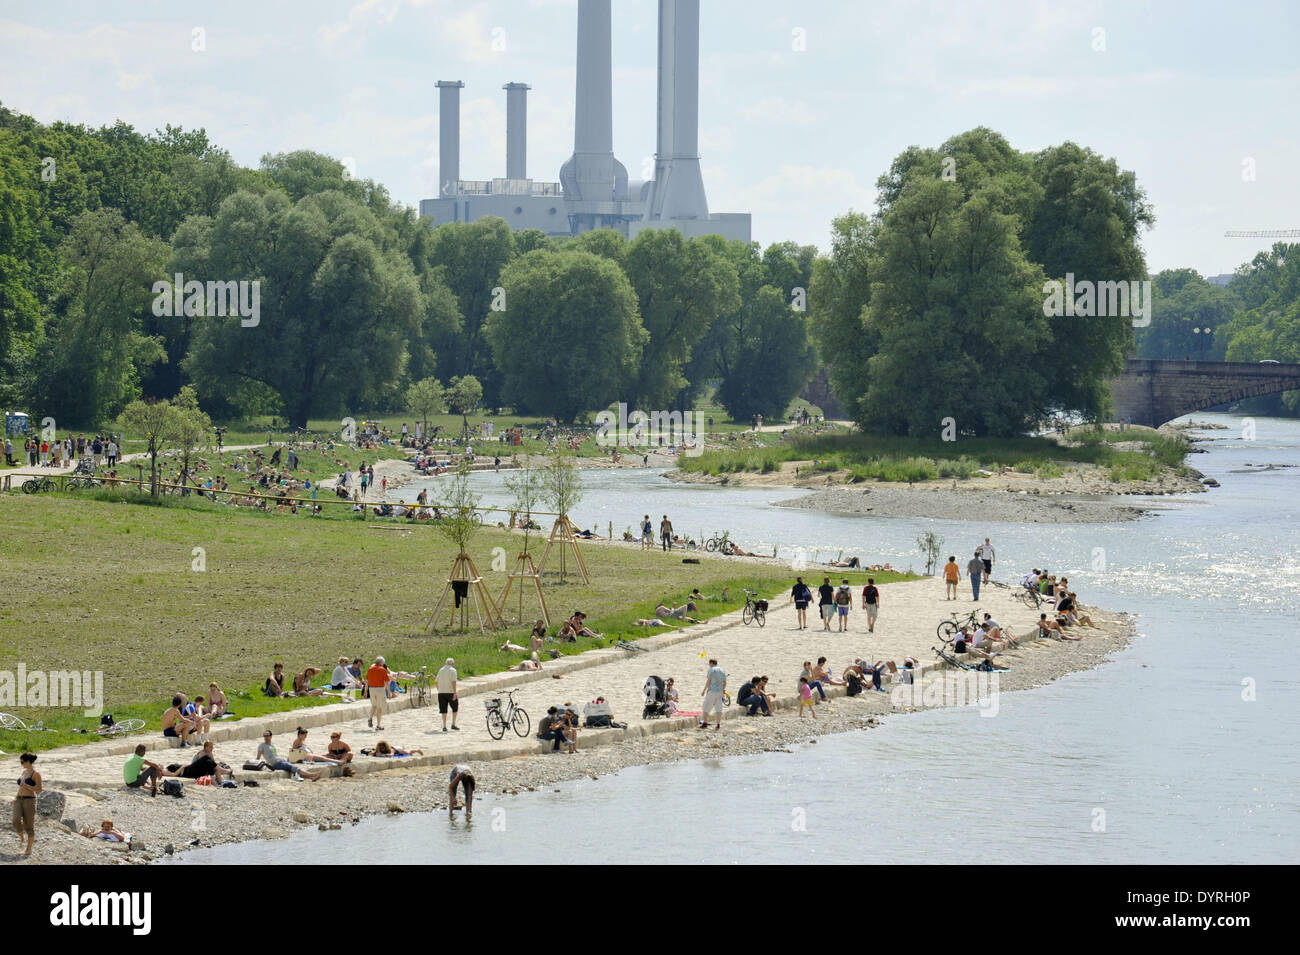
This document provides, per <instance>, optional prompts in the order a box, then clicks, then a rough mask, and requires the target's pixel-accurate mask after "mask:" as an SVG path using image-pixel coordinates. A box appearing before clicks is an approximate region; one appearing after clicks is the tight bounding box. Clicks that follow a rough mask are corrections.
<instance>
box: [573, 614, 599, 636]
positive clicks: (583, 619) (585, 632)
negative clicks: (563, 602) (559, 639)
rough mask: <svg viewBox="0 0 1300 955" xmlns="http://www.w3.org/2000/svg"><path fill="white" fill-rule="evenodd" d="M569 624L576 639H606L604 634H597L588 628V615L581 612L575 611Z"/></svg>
mask: <svg viewBox="0 0 1300 955" xmlns="http://www.w3.org/2000/svg"><path fill="white" fill-rule="evenodd" d="M568 622H569V626H570V627H571V628H572V629H573V633H574V636H575V637H594V638H596V639H598V640H599V639H601V638H603V637H604V634H600V633H597V632H596V631H595V630H592V629H591V628H590V627H588V626H587V615H586V614H585V613H583V612H582V611H581V610H575V611H573V616H572V617H570V618H569V621H568Z"/></svg>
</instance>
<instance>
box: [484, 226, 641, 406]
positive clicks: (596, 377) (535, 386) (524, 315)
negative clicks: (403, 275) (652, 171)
mask: <svg viewBox="0 0 1300 955" xmlns="http://www.w3.org/2000/svg"><path fill="white" fill-rule="evenodd" d="M501 281H502V284H503V287H504V288H505V290H506V300H507V301H508V302H509V307H508V308H507V309H506V310H505V311H503V312H494V313H493V314H492V315H491V316H490V317H489V319H488V323H487V326H486V332H485V335H486V338H487V341H488V343H489V344H490V345H491V347H492V355H493V358H494V359H495V361H496V364H497V367H498V368H500V369H501V372H502V389H503V390H502V393H503V395H504V396H506V398H507V399H508V400H509V401H510V402H511V403H512V404H513V405H514V406H515V407H516V408H518V409H519V410H521V411H526V412H532V413H535V414H553V415H555V416H556V417H557V418H559V419H560V420H562V421H573V420H575V419H576V418H577V417H578V416H579V415H582V414H585V413H586V412H588V411H590V410H591V409H593V408H603V407H605V406H607V405H608V404H609V403H610V402H612V401H615V400H617V399H618V398H619V397H623V398H625V399H626V398H627V397H628V395H627V393H626V392H623V393H622V394H620V391H619V389H620V387H621V386H622V385H623V384H624V383H626V382H628V381H630V380H632V379H633V378H635V376H636V374H637V370H638V365H637V361H638V359H640V357H641V354H642V348H643V347H644V344H645V341H646V333H645V330H644V329H643V328H642V327H641V321H640V318H639V316H638V314H637V305H636V295H635V294H634V293H633V291H632V286H631V285H630V284H629V283H628V280H627V277H626V276H625V275H624V274H623V272H622V271H621V270H620V269H619V267H618V266H617V265H616V264H615V263H613V262H611V261H609V260H607V259H604V258H601V257H598V256H595V255H593V254H591V253H589V252H569V251H562V252H547V251H537V252H530V253H528V255H525V256H523V257H522V258H519V259H516V260H515V261H514V262H512V263H511V264H510V265H509V266H507V267H506V269H505V271H504V272H503V273H502V275H501ZM574 355H582V356H583V359H582V367H581V371H580V372H578V373H575V369H574V362H573V356H574Z"/></svg>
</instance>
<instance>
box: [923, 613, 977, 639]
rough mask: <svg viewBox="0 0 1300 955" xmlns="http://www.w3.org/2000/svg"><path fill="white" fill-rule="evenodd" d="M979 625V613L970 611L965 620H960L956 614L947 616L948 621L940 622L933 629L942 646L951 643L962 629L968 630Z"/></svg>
mask: <svg viewBox="0 0 1300 955" xmlns="http://www.w3.org/2000/svg"><path fill="white" fill-rule="evenodd" d="M979 625H980V618H979V611H978V610H972V611H971V612H970V613H968V614H966V619H964V620H963V619H962V618H961V617H960V616H959V615H958V614H956V613H952V614H949V619H948V620H944V621H942V622H941V623H940V624H939V626H937V627H935V631H934V632H935V633H936V634H938V636H939V639H940V640H942V641H943V642H944V644H945V645H946V644H949V643H952V642H953V641H954V640H956V639H957V633H958V632H959V631H961V630H963V629H966V630H970V629H973V628H975V627H978V626H979Z"/></svg>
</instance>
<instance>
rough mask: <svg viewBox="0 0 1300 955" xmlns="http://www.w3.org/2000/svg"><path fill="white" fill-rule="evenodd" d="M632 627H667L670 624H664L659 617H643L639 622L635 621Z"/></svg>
mask: <svg viewBox="0 0 1300 955" xmlns="http://www.w3.org/2000/svg"><path fill="white" fill-rule="evenodd" d="M632 626H634V627H666V626H668V624H666V623H664V622H663V621H662V620H660V619H659V618H658V617H642V618H641V619H639V620H634V621H633V622H632Z"/></svg>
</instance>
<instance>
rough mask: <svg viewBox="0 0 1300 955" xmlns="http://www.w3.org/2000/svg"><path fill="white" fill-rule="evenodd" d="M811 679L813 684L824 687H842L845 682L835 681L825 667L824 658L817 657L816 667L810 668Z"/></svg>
mask: <svg viewBox="0 0 1300 955" xmlns="http://www.w3.org/2000/svg"><path fill="white" fill-rule="evenodd" d="M812 678H813V681H815V682H820V683H822V685H824V686H844V685H845V683H846V681H844V680H837V679H835V678H834V676H832V674H831V671H830V669H829V668H828V667H827V666H826V658H825V657H818V658H817V665H816V666H815V667H813V668H812Z"/></svg>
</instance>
